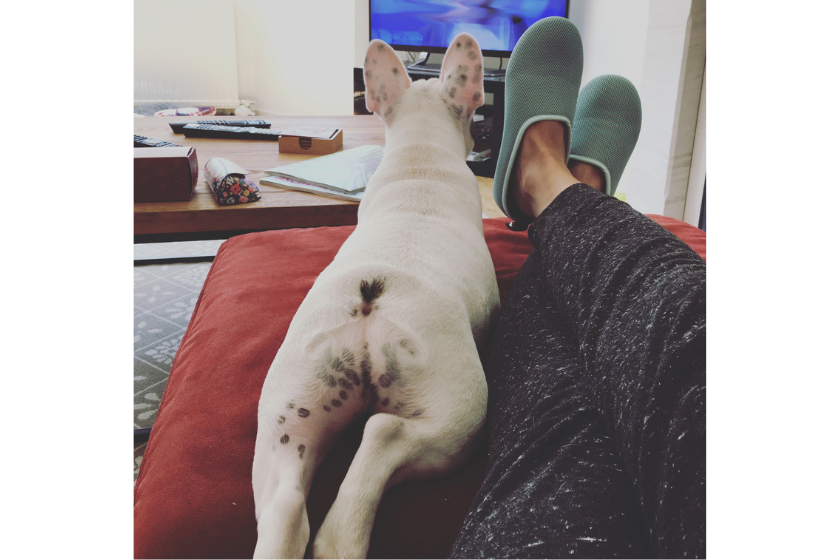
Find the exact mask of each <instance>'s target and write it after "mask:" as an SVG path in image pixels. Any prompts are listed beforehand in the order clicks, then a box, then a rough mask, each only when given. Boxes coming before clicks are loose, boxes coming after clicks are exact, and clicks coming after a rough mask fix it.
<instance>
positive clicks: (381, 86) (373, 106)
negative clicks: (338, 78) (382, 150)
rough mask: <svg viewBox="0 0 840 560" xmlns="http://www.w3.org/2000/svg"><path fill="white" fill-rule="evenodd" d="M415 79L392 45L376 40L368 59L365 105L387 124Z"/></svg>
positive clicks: (368, 51)
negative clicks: (395, 107)
mask: <svg viewBox="0 0 840 560" xmlns="http://www.w3.org/2000/svg"><path fill="white" fill-rule="evenodd" d="M410 85H411V78H409V77H408V72H406V70H405V66H403V63H402V61H401V60H400V59H399V57H398V56H397V53H395V52H394V49H392V48H391V47H390V46H389V45H388V44H386V43H385V42H384V41H380V40H379V39H374V40H373V41H371V42H370V45H368V50H367V54H366V55H365V105H366V106H367V109H368V111H370V112H371V113H376V114H377V115H379V117H380V118H381V119H383V120H385V121H386V122H387V119H388V117H390V116H391V113H392V112H393V110H394V104H395V103H396V102H397V101H399V99H400V97H402V95H403V93H405V90H406V89H408V87H409V86H410Z"/></svg>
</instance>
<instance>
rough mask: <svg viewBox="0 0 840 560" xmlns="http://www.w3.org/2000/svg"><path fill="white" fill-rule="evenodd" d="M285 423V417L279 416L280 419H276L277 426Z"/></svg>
mask: <svg viewBox="0 0 840 560" xmlns="http://www.w3.org/2000/svg"><path fill="white" fill-rule="evenodd" d="M285 421H286V417H285V416H281V417H280V418H278V419H277V423H278V424H282V423H283V422H285Z"/></svg>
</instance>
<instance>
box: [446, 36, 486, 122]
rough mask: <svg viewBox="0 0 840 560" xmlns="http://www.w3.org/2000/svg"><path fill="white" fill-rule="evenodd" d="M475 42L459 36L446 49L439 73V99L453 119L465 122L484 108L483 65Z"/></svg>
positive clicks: (468, 37) (469, 37) (472, 38)
mask: <svg viewBox="0 0 840 560" xmlns="http://www.w3.org/2000/svg"><path fill="white" fill-rule="evenodd" d="M483 60H484V59H483V58H482V57H481V48H479V46H478V41H476V40H475V37H473V36H472V35H470V34H469V33H461V34H460V35H458V36H457V37H455V39H453V40H452V43H451V44H450V45H449V48H448V49H446V55H444V57H443V65H442V66H441V70H440V79H441V86H440V96H441V97H442V98H443V101H444V103H446V105H447V106H448V107H449V111H450V112H451V113H452V115H453V116H454V117H455V118H457V119H463V120H469V119H470V118H472V114H473V113H474V112H475V110H476V109H477V108H478V107H480V106H481V105H483V104H484V62H483Z"/></svg>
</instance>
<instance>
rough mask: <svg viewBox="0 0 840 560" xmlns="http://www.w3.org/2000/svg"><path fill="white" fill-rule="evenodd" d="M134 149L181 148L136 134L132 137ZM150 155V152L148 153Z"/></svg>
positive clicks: (178, 145)
mask: <svg viewBox="0 0 840 560" xmlns="http://www.w3.org/2000/svg"><path fill="white" fill-rule="evenodd" d="M134 147H135V148H183V146H182V145H180V144H173V143H172V142H164V141H163V140H155V139H154V138H147V137H145V136H140V135H138V134H135V135H134ZM150 153H151V152H150Z"/></svg>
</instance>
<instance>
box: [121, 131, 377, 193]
mask: <svg viewBox="0 0 840 560" xmlns="http://www.w3.org/2000/svg"><path fill="white" fill-rule="evenodd" d="M169 125H170V127H171V128H172V131H173V132H174V133H176V134H184V136H185V137H189V138H219V139H237V140H263V141H265V140H270V141H276V142H277V144H278V152H279V153H291V154H312V155H319V156H321V157H318V158H312V159H308V160H304V161H298V162H294V163H289V164H286V165H281V166H278V167H274V168H271V169H266V170H264V172H265V173H266V174H267V175H268V177H264V178H262V179H260V181H259V182H260V184H261V185H267V186H270V187H278V188H283V189H287V190H295V191H302V192H308V193H312V194H318V195H321V196H328V197H331V198H337V199H341V200H349V201H356V202H358V201H360V200H361V198H362V195H363V194H364V190H365V186H366V185H367V182H368V180H369V179H370V177H371V176H373V173H374V171H376V168H377V167H378V166H379V163H380V162H381V161H382V156H383V155H384V148H382V146H375V145H370V146H359V147H357V148H353V149H350V150H344V151H341V152H339V151H338V150H339V149H340V148H341V147H342V146H343V131H342V129H340V128H331V127H323V126H295V127H290V128H287V129H284V130H272V129H271V128H270V127H271V123H269V122H268V121H265V120H259V119H254V120H248V119H236V120H213V121H195V122H171V123H169ZM134 146H135V148H134V202H177V201H189V200H190V199H191V198H192V194H193V192H194V191H195V187H196V184H197V180H198V164H197V156H196V150H195V148H193V147H191V146H180V145H178V144H173V143H171V142H166V141H161V140H155V139H152V138H146V137H143V136H136V135H135V137H134ZM247 175H248V171H247V170H246V169H244V168H243V167H241V166H239V165H237V164H236V163H235V162H233V161H230V160H229V159H225V158H222V157H214V158H210V159H209V160H208V161H207V163H206V164H205V166H204V179H205V180H206V182H207V184H208V186H209V188H210V191H211V192H212V194H213V197H214V199H215V200H216V203H217V204H219V205H223V206H227V205H233V204H245V203H249V202H256V201H258V200H260V199H261V198H262V195H261V194H260V189H259V186H257V184H256V183H254V181H253V180H251V179H249V178H248V177H247Z"/></svg>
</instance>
